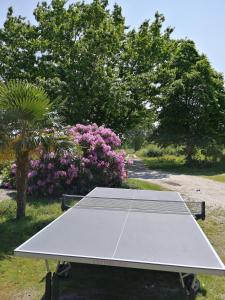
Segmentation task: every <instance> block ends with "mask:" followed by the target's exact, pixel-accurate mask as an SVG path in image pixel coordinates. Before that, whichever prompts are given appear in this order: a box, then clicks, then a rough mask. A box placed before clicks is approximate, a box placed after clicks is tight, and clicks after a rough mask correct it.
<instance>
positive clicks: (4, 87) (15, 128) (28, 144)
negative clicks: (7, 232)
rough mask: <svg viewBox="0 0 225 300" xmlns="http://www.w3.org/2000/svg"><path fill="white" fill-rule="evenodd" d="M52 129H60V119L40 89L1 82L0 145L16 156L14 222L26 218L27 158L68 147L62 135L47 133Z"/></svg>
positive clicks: (19, 82) (68, 144)
mask: <svg viewBox="0 0 225 300" xmlns="http://www.w3.org/2000/svg"><path fill="white" fill-rule="evenodd" d="M53 127H58V128H60V122H59V118H58V115H57V113H56V112H55V111H54V110H53V106H52V104H51V102H50V100H49V98H48V96H47V94H46V92H45V91H44V90H43V89H42V88H40V87H37V86H35V85H33V84H30V83H28V82H25V81H16V80H12V81H9V82H8V83H0V146H1V148H2V149H8V150H12V151H13V153H14V155H15V162H16V165H17V171H16V189H17V197H16V201H17V213H16V217H17V219H20V218H22V217H24V216H25V208H26V190H27V182H28V171H29V159H30V156H31V155H32V154H33V153H34V152H37V151H40V150H41V149H43V148H45V149H50V148H53V149H54V148H56V147H57V146H58V145H61V146H66V147H68V146H71V143H70V142H69V141H68V143H67V141H66V138H65V136H63V134H58V136H57V137H56V136H55V134H53V133H52V131H51V132H50V133H49V131H48V130H46V128H53Z"/></svg>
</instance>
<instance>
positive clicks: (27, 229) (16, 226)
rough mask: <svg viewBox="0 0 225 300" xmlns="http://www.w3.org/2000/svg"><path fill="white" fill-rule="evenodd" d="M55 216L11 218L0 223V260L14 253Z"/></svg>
mask: <svg viewBox="0 0 225 300" xmlns="http://www.w3.org/2000/svg"><path fill="white" fill-rule="evenodd" d="M52 220H53V218H49V219H45V220H39V221H35V220H33V218H32V217H30V216H29V217H26V218H24V219H23V220H19V221H18V220H16V219H9V220H6V221H5V222H1V223H0V236H1V242H0V260H1V259H5V258H6V257H8V256H10V255H13V250H14V249H15V248H16V247H18V246H19V245H20V244H22V243H23V242H25V241H26V240H27V239H28V238H30V237H31V236H32V235H34V234H35V233H36V232H38V231H39V230H41V229H42V228H43V227H45V226H46V225H47V224H48V223H50V222H51V221H52Z"/></svg>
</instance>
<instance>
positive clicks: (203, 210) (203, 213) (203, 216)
mask: <svg viewBox="0 0 225 300" xmlns="http://www.w3.org/2000/svg"><path fill="white" fill-rule="evenodd" d="M202 220H203V221H204V220H205V201H202Z"/></svg>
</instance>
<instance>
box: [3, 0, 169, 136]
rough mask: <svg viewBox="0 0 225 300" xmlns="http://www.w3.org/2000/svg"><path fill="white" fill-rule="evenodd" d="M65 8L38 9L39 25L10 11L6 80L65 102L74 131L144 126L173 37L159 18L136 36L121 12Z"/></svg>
mask: <svg viewBox="0 0 225 300" xmlns="http://www.w3.org/2000/svg"><path fill="white" fill-rule="evenodd" d="M65 3H66V1H64V0H53V1H52V2H51V4H50V5H47V3H46V2H43V3H41V4H39V5H38V6H37V8H36V9H35V11H34V15H35V18H36V22H37V23H36V24H35V25H31V24H30V23H29V22H27V21H26V20H25V19H24V18H22V17H21V16H19V17H15V16H14V15H13V10H12V8H9V10H8V15H7V19H6V21H5V23H4V27H3V28H2V29H1V30H0V76H1V78H2V80H9V79H15V78H17V79H18V78H19V79H26V80H28V81H30V82H32V83H35V84H41V85H42V86H43V87H44V88H45V90H46V91H47V93H48V95H49V97H50V98H51V99H52V100H54V99H55V98H57V97H61V98H62V99H64V100H66V106H65V107H66V109H65V110H64V111H63V112H62V113H63V114H64V116H65V118H66V121H67V123H69V124H75V123H77V122H82V123H87V122H96V123H98V124H105V125H107V126H109V127H111V128H113V129H114V130H116V131H117V132H124V131H125V129H129V128H132V126H133V125H135V124H136V123H137V122H140V121H141V120H142V119H143V118H145V115H146V103H147V102H149V100H150V99H151V97H152V96H154V95H155V93H156V90H155V85H154V79H153V78H154V74H155V73H156V71H157V69H158V67H159V65H160V63H162V62H163V61H164V60H165V58H166V52H167V51H165V50H166V45H167V43H168V40H169V36H170V33H171V31H172V30H171V29H170V28H167V29H166V30H165V31H162V25H163V21H164V17H163V16H162V15H160V14H158V13H156V15H155V19H154V20H153V21H152V22H149V21H145V22H144V23H143V24H142V25H141V26H140V28H139V29H138V30H130V29H129V28H127V27H126V25H125V19H124V17H123V16H122V12H121V7H119V6H118V5H115V6H114V9H113V10H112V11H110V10H108V8H107V5H108V2H107V1H105V0H104V1H103V0H94V1H93V2H92V3H90V4H85V3H84V2H76V3H74V4H71V5H69V6H65Z"/></svg>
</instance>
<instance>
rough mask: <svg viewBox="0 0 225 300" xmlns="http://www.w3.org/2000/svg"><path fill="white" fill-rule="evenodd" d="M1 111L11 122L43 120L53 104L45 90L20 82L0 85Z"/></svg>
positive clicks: (12, 81) (13, 81)
mask: <svg viewBox="0 0 225 300" xmlns="http://www.w3.org/2000/svg"><path fill="white" fill-rule="evenodd" d="M0 110H1V111H2V114H4V116H5V119H7V118H8V119H9V121H18V120H20V121H21V120H22V121H35V120H43V119H45V117H46V114H47V113H48V112H49V111H50V110H51V102H50V100H49V99H48V96H47V94H46V92H45V91H44V89H43V88H41V87H36V86H35V85H33V84H31V83H28V82H26V81H25V82H24V81H20V80H11V81H9V82H8V83H6V84H5V83H0Z"/></svg>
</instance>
